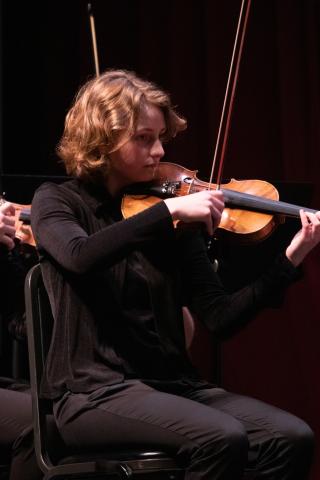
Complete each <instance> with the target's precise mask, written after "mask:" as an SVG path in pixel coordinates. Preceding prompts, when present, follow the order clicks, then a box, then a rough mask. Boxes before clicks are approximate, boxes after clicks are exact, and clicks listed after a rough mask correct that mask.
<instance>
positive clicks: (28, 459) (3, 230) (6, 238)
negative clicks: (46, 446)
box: [0, 203, 42, 480]
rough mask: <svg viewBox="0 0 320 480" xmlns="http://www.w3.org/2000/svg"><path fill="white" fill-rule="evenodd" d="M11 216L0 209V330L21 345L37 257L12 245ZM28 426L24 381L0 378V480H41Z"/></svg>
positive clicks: (4, 207)
mask: <svg viewBox="0 0 320 480" xmlns="http://www.w3.org/2000/svg"><path fill="white" fill-rule="evenodd" d="M14 215H15V209H14V207H13V205H11V204H10V203H3V204H2V205H0V265H1V289H0V292H1V303H0V308H1V311H0V314H1V321H2V322H3V326H2V328H7V327H8V328H9V329H10V333H11V334H12V335H13V336H14V337H15V338H18V339H19V341H22V342H25V341H26V339H25V322H24V279H25V275H26V273H27V271H28V270H29V268H30V267H31V266H32V265H33V264H35V263H36V262H37V255H36V251H35V249H33V250H34V251H33V252H32V250H30V249H28V252H27V254H24V252H23V249H22V248H20V245H19V243H18V242H16V241H15V234H16V230H15V220H14ZM27 362H28V359H27V358H25V363H27ZM1 374H3V372H1ZM31 422H32V414H31V395H30V392H29V385H28V382H27V380H26V379H12V378H8V377H7V376H6V377H3V376H2V377H0V479H1V480H2V479H3V480H4V479H7V478H9V479H10V480H27V479H28V480H36V479H40V478H42V474H41V472H40V470H39V468H38V467H37V465H36V460H35V455H34V450H33V435H32V427H31V424H32V423H31ZM10 463H11V469H10V468H9V466H10ZM5 467H8V469H7V468H5ZM1 469H2V473H1ZM9 471H10V473H9Z"/></svg>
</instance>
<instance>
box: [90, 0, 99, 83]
mask: <svg viewBox="0 0 320 480" xmlns="http://www.w3.org/2000/svg"><path fill="white" fill-rule="evenodd" d="M88 15H89V23H90V32H91V40H92V50H93V58H94V67H95V72H96V76H97V77H98V76H99V75H100V68H99V57H98V48H97V37H96V27H95V21H94V15H93V11H92V5H91V3H88Z"/></svg>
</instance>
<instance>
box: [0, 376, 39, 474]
mask: <svg viewBox="0 0 320 480" xmlns="http://www.w3.org/2000/svg"><path fill="white" fill-rule="evenodd" d="M11 388H13V390H12V389H11ZM15 388H18V387H17V385H14V384H12V385H8V386H7V388H0V465H6V466H7V467H8V472H10V473H8V475H9V477H8V478H10V480H38V479H40V478H42V473H41V471H40V469H39V467H38V466H37V463H36V457H35V453H34V448H33V431H32V411H31V395H30V393H29V392H28V391H19V390H15ZM21 388H22V387H21Z"/></svg>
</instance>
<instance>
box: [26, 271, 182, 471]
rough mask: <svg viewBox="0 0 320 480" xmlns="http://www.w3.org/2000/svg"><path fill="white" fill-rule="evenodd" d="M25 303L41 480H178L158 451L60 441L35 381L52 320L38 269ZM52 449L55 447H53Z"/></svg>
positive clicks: (30, 275)
mask: <svg viewBox="0 0 320 480" xmlns="http://www.w3.org/2000/svg"><path fill="white" fill-rule="evenodd" d="M25 301H26V317H27V332H28V348H29V364H30V365H29V366H30V381H31V392H32V408H33V429H34V446H35V453H36V457H37V462H38V465H39V467H40V469H41V470H42V471H43V473H44V479H45V480H46V479H52V478H56V477H66V478H69V477H70V476H72V478H89V477H90V478H91V476H94V477H95V478H96V477H99V478H101V479H102V478H108V479H110V478H126V479H127V478H129V477H135V476H136V475H137V476H138V475H139V476H141V477H142V478H146V479H149V478H150V479H152V480H153V479H161V480H165V479H168V480H178V479H182V478H183V477H184V470H183V468H182V467H181V466H178V465H177V463H176V461H175V459H174V458H171V457H170V456H168V454H166V453H164V452H161V451H150V450H147V449H145V450H141V451H137V450H126V451H118V450H114V451H109V450H108V451H105V452H94V453H91V452H90V453H88V452H73V451H70V450H69V449H68V448H67V447H66V446H65V445H64V443H63V441H62V438H61V437H60V435H59V432H58V429H57V428H56V426H55V423H54V421H53V417H52V402H51V401H49V400H47V399H44V398H41V396H40V382H41V377H42V372H43V367H44V363H45V359H46V355H47V352H48V348H49V344H50V338H51V333H52V328H53V318H52V313H51V307H50V303H49V299H48V296H47V292H46V290H45V287H44V284H43V281H42V275H41V268H40V265H39V264H38V265H35V266H34V267H32V268H31V270H30V271H29V273H28V275H27V277H26V282H25ZM53 445H54V449H53Z"/></svg>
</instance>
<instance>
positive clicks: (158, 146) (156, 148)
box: [150, 139, 164, 158]
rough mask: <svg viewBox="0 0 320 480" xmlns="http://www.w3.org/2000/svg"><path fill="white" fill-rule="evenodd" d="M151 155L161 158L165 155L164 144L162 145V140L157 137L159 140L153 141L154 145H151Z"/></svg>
mask: <svg viewBox="0 0 320 480" xmlns="http://www.w3.org/2000/svg"><path fill="white" fill-rule="evenodd" d="M150 155H151V156H152V157H159V158H161V157H163V155H164V149H163V145H162V142H161V140H159V139H157V140H156V141H155V142H154V143H153V145H152V147H151V151H150Z"/></svg>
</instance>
